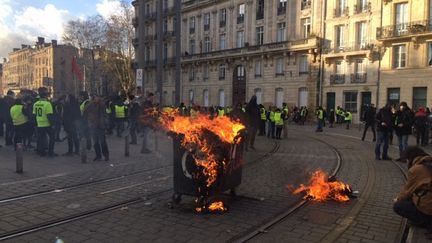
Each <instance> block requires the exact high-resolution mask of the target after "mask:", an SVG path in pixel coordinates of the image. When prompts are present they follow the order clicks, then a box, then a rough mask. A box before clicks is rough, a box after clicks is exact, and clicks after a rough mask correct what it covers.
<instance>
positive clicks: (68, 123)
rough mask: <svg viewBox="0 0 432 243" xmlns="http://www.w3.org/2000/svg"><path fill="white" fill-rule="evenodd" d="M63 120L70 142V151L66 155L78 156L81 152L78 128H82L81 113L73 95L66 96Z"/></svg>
mask: <svg viewBox="0 0 432 243" xmlns="http://www.w3.org/2000/svg"><path fill="white" fill-rule="evenodd" d="M62 120H63V127H64V130H65V132H66V137H67V141H68V151H67V152H66V153H65V154H64V155H65V156H71V155H73V154H76V155H78V154H79V151H80V142H79V138H78V128H79V126H80V120H81V112H80V108H79V103H78V101H77V99H76V98H75V96H74V95H72V94H69V95H67V96H66V99H65V104H64V112H63V117H62Z"/></svg>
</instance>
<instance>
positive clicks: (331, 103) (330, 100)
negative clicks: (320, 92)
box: [326, 92, 336, 112]
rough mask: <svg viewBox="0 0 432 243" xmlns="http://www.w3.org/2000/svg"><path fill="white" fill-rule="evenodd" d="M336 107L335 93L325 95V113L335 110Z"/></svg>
mask: <svg viewBox="0 0 432 243" xmlns="http://www.w3.org/2000/svg"><path fill="white" fill-rule="evenodd" d="M335 106H336V94H335V92H328V93H327V107H326V109H327V112H330V110H331V109H333V110H335V108H336V107H335Z"/></svg>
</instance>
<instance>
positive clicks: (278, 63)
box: [276, 57, 284, 76]
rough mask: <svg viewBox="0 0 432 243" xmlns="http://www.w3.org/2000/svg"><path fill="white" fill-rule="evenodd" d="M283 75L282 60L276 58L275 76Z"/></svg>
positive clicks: (281, 58)
mask: <svg viewBox="0 0 432 243" xmlns="http://www.w3.org/2000/svg"><path fill="white" fill-rule="evenodd" d="M283 75H284V58H283V57H278V58H276V76H283Z"/></svg>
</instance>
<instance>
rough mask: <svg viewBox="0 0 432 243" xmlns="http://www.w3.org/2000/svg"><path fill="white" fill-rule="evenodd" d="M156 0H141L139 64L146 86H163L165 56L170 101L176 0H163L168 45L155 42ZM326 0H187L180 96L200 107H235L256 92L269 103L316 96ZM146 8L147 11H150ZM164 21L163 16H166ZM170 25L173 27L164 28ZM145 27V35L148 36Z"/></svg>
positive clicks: (307, 101) (309, 100) (310, 100)
mask: <svg viewBox="0 0 432 243" xmlns="http://www.w3.org/2000/svg"><path fill="white" fill-rule="evenodd" d="M157 2H158V1H155V0H147V1H145V0H142V1H134V2H133V4H134V5H135V8H136V9H139V11H138V12H137V20H136V21H137V22H138V23H139V24H138V27H137V37H138V39H137V46H138V47H137V57H138V59H140V54H139V53H141V59H143V60H144V62H142V60H138V67H139V68H144V89H145V90H147V91H153V92H154V90H155V87H156V86H157V82H158V81H159V80H158V79H156V73H157V72H156V67H155V66H156V65H155V63H156V62H157V59H158V57H162V58H163V60H164V65H165V68H164V70H163V77H162V79H161V80H160V81H159V82H162V83H163V92H164V95H163V97H164V100H165V101H166V103H165V104H173V96H174V94H175V90H174V85H173V76H174V75H173V72H174V67H173V66H171V67H170V64H172V63H173V59H172V58H173V57H174V55H173V54H174V53H175V45H174V44H173V43H175V38H173V36H174V35H173V34H171V33H170V31H173V30H174V28H173V24H174V22H175V21H174V19H175V18H174V17H170V16H169V13H170V12H171V9H172V6H173V4H174V3H173V1H163V2H164V6H163V7H164V9H166V10H164V12H165V13H167V15H166V17H163V18H160V19H162V27H163V29H164V42H163V45H162V48H159V49H158V48H156V46H155V45H154V44H153V43H152V40H154V39H155V38H154V35H155V34H156V33H155V31H156V26H157V25H158V23H157V22H158V21H157V19H158V18H157V16H156V17H153V16H155V15H157V14H156V12H157V11H156V6H157ZM321 2H322V1H287V0H279V1H264V0H226V1H217V2H215V1H210V0H201V1H194V0H189V1H182V8H181V53H182V59H181V91H180V92H181V101H182V102H184V103H185V104H187V105H190V104H192V103H194V104H198V105H201V106H205V107H206V106H212V105H221V106H231V105H236V104H237V103H243V102H247V101H248V100H249V99H250V97H251V96H252V95H254V94H255V95H257V97H258V102H259V103H263V104H266V105H276V106H279V107H280V106H281V105H282V102H287V103H289V105H290V106H294V105H297V106H303V105H307V106H309V107H311V108H312V109H313V107H315V104H316V102H317V96H318V92H317V83H318V82H319V79H318V78H319V75H318V74H319V67H320V66H319V63H320V53H319V46H320V39H318V38H317V36H320V35H321V31H322V21H321V20H322V18H321V17H320V16H321V14H322V6H321V4H322V3H321ZM144 13H145V14H144ZM159 25H160V23H159ZM165 30H166V31H165ZM143 32H146V34H144V35H142V33H143Z"/></svg>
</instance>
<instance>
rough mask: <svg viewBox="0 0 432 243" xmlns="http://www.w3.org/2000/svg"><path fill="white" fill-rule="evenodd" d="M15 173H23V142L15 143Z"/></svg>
mask: <svg viewBox="0 0 432 243" xmlns="http://www.w3.org/2000/svg"><path fill="white" fill-rule="evenodd" d="M15 154H16V173H18V174H21V173H23V144H22V143H17V145H16V151H15Z"/></svg>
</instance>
